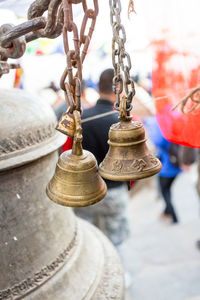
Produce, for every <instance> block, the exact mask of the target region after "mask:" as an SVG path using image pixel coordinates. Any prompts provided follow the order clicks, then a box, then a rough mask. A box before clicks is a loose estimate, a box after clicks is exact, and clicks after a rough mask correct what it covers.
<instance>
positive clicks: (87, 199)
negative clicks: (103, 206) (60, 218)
mask: <svg viewBox="0 0 200 300" xmlns="http://www.w3.org/2000/svg"><path fill="white" fill-rule="evenodd" d="M106 192H107V186H106V184H105V182H104V181H103V180H102V184H101V189H98V191H96V192H95V193H91V194H89V195H87V196H85V195H79V196H78V195H77V196H74V195H67V196H64V195H63V194H61V193H58V192H56V193H53V192H52V189H51V183H49V184H48V185H47V188H46V193H47V196H48V197H49V198H50V199H51V200H52V201H53V202H55V203H56V204H60V205H63V206H69V207H84V206H89V205H93V204H95V203H97V202H99V201H100V200H102V199H103V198H104V197H105V195H106Z"/></svg>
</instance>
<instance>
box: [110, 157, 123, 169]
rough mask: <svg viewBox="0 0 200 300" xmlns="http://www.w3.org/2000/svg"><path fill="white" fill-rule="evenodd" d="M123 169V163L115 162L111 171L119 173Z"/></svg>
mask: <svg viewBox="0 0 200 300" xmlns="http://www.w3.org/2000/svg"><path fill="white" fill-rule="evenodd" d="M122 168H123V162H122V161H120V160H115V161H114V162H113V166H112V171H114V172H120V171H121V170H122Z"/></svg>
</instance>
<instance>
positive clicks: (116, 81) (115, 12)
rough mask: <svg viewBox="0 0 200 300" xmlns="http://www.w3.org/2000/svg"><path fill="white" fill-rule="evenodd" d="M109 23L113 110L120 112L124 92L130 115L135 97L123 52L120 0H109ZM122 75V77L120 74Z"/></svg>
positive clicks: (123, 33) (123, 31)
mask: <svg viewBox="0 0 200 300" xmlns="http://www.w3.org/2000/svg"><path fill="white" fill-rule="evenodd" d="M109 5H110V22H111V26H112V32H113V38H112V63H113V67H114V78H113V91H114V93H115V94H116V96H117V101H116V103H115V108H116V109H117V110H120V101H121V99H120V95H121V93H122V92H123V90H124V91H125V95H126V112H127V115H129V114H130V110H131V109H132V104H131V103H132V99H133V97H134V95H135V86H134V81H133V80H132V79H131V76H130V70H131V59H130V55H129V54H128V53H127V52H126V51H125V42H126V32H125V29H124V26H123V25H122V24H121V17H120V14H121V2H120V0H109ZM121 73H123V76H122V74H121Z"/></svg>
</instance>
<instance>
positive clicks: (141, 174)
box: [99, 161, 162, 181]
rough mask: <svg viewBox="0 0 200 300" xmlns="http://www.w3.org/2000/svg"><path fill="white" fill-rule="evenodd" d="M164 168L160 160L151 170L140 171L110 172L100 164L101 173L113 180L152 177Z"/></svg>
mask: <svg viewBox="0 0 200 300" xmlns="http://www.w3.org/2000/svg"><path fill="white" fill-rule="evenodd" d="M161 168H162V165H161V163H160V161H158V165H157V166H156V167H155V168H151V169H150V170H145V171H138V172H135V173H134V171H132V172H124V173H118V172H109V170H106V169H104V168H103V167H102V166H101V164H100V166H99V174H100V175H101V176H102V177H103V178H105V179H108V180H113V181H131V180H140V179H144V178H147V177H151V176H153V175H156V174H157V173H158V172H160V170H161Z"/></svg>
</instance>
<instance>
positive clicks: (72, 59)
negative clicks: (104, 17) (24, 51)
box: [60, 0, 98, 113]
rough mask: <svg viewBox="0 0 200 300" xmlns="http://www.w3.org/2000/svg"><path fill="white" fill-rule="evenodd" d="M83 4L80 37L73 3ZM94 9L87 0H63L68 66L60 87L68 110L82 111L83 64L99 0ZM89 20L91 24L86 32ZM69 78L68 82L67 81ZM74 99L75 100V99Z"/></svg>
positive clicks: (94, 2) (64, 37)
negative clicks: (70, 42) (70, 41)
mask: <svg viewBox="0 0 200 300" xmlns="http://www.w3.org/2000/svg"><path fill="white" fill-rule="evenodd" d="M78 3H81V4H82V8H83V11H84V16H83V20H82V24H81V27H80V37H79V32H78V27H77V25H76V24H75V22H74V20H73V9H72V5H73V4H78ZM93 6H94V7H93V9H91V8H88V6H87V2H86V0H71V1H70V0H63V12H64V26H63V41H64V49H65V53H66V63H67V66H66V68H65V70H64V73H63V75H62V77H61V80H60V87H61V88H62V89H63V90H64V92H65V97H66V101H67V103H68V105H69V108H68V111H69V112H70V113H72V112H73V111H74V110H79V111H81V106H80V94H81V81H82V64H83V61H84V59H85V56H86V53H87V50H88V47H89V43H90V40H91V37H92V34H93V31H94V26H95V23H96V17H97V14H98V1H97V0H93ZM89 20H91V24H89V25H90V26H88V27H89V29H88V32H87V33H86V28H87V25H88V22H89ZM69 33H72V35H73V44H74V47H73V49H70V48H69ZM67 79H68V82H67ZM73 100H74V101H73Z"/></svg>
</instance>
